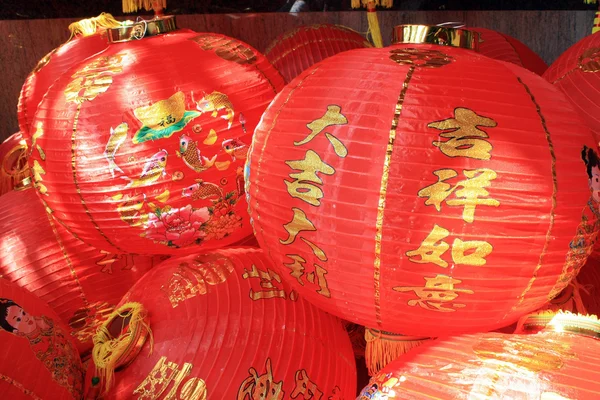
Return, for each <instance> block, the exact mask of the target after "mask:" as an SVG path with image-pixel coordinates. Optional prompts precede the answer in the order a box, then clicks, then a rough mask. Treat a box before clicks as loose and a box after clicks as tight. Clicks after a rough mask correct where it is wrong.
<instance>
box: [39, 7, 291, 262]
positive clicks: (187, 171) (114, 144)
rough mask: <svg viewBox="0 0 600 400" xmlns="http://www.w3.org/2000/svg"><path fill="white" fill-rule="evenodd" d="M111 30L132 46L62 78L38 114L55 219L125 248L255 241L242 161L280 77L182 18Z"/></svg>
mask: <svg viewBox="0 0 600 400" xmlns="http://www.w3.org/2000/svg"><path fill="white" fill-rule="evenodd" d="M108 32H109V35H110V37H111V38H112V40H113V41H121V40H125V42H124V43H113V44H111V45H110V46H109V47H108V49H106V51H104V52H102V54H101V55H98V56H95V57H92V58H89V59H87V60H85V61H84V62H82V63H80V64H78V65H77V66H75V67H73V69H71V70H70V71H69V72H67V73H66V74H64V75H63V76H62V77H61V78H59V79H58V80H57V81H56V82H55V84H54V85H53V86H52V88H51V89H50V90H49V91H48V93H47V95H46V96H45V97H44V101H43V102H42V103H41V104H40V107H39V108H38V112H37V114H36V119H35V124H36V126H35V127H34V128H32V129H35V133H34V134H33V137H32V140H33V141H34V142H35V146H34V148H35V149H36V150H34V152H33V154H32V156H31V157H30V160H29V162H30V165H31V166H32V168H33V171H34V174H33V175H34V180H35V182H36V187H37V188H38V191H39V194H40V197H41V198H42V199H43V200H44V201H45V203H46V204H47V206H48V207H49V208H50V209H52V210H53V212H54V214H53V216H54V218H56V219H57V220H58V221H59V222H60V223H62V224H64V225H65V226H66V227H68V229H69V230H70V231H71V232H73V233H74V234H76V235H77V236H78V237H80V238H81V240H83V241H84V242H86V243H88V244H90V245H92V246H94V247H97V248H99V249H103V250H106V251H110V252H116V253H125V252H129V253H139V254H144V253H146V254H165V253H174V252H177V251H178V250H179V249H181V250H184V251H188V252H189V251H195V250H197V249H199V248H202V249H206V248H213V247H222V246H225V245H228V244H231V243H235V242H237V241H239V240H241V239H243V238H245V237H247V236H248V235H249V234H251V228H250V225H249V224H248V216H247V212H246V205H245V201H244V199H243V195H242V194H243V192H244V184H243V164H244V161H245V159H246V153H247V150H248V145H249V144H250V141H251V138H252V132H253V130H254V127H255V126H256V124H257V123H258V121H259V119H260V117H261V115H262V112H263V111H264V110H265V108H266V106H267V105H268V103H269V102H270V101H271V100H272V99H273V97H274V96H275V93H276V92H277V90H279V89H280V88H281V87H282V86H283V82H282V80H281V77H280V76H279V74H278V73H277V72H276V71H275V70H274V68H273V67H272V66H271V65H270V64H269V62H268V61H267V60H266V59H265V58H264V57H263V56H262V55H260V54H259V53H258V52H256V51H255V50H254V49H252V48H250V47H248V46H247V45H245V44H244V43H242V42H239V41H236V40H234V39H231V38H228V37H226V36H223V35H218V34H211V33H204V34H198V33H195V32H192V31H188V30H179V31H177V30H175V22H174V17H161V18H157V19H153V20H151V21H142V22H139V23H136V24H134V25H130V26H128V27H126V28H120V29H109V30H108ZM144 32H146V33H145V35H146V36H147V37H144V38H143V39H142V40H138V39H136V38H140V37H142V36H143V34H144ZM157 32H158V33H157ZM162 32H166V33H164V34H163V33H162ZM154 33H157V34H156V35H154V36H153V34H154ZM123 36H125V39H124V38H123Z"/></svg>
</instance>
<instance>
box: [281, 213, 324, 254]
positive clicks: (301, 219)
mask: <svg viewBox="0 0 600 400" xmlns="http://www.w3.org/2000/svg"><path fill="white" fill-rule="evenodd" d="M292 211H293V212H294V217H293V218H292V220H291V221H290V222H288V223H287V224H285V225H284V226H283V227H284V228H285V230H286V231H287V233H288V235H289V236H288V238H287V239H285V240H282V239H279V243H281V244H284V245H286V246H287V245H289V244H292V243H294V241H295V240H296V236H298V233H300V232H302V231H316V230H317V228H315V226H314V225H313V223H312V222H310V220H309V219H308V218H307V217H306V214H305V213H304V211H302V210H301V209H299V208H292Z"/></svg>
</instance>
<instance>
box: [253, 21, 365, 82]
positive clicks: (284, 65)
mask: <svg viewBox="0 0 600 400" xmlns="http://www.w3.org/2000/svg"><path fill="white" fill-rule="evenodd" d="M365 47H372V46H371V43H369V41H368V40H366V39H365V37H364V36H363V35H361V34H359V33H358V32H356V31H354V30H352V29H350V28H347V27H345V26H342V25H331V24H314V25H308V26H301V27H298V28H295V29H292V30H291V31H289V32H286V33H284V34H283V35H281V36H279V37H277V38H276V39H275V40H274V41H273V42H272V43H271V44H270V45H269V46H268V47H267V50H265V55H266V56H267V58H268V59H269V61H270V62H271V63H272V64H273V65H274V66H275V68H277V70H278V71H279V72H281V74H282V75H283V77H284V79H285V81H286V82H290V81H291V80H292V79H294V78H295V77H296V76H298V75H299V74H300V73H301V72H302V71H304V70H305V69H307V68H309V67H310V66H312V65H313V64H316V63H318V62H319V61H321V60H324V59H326V58H327V57H331V56H333V55H336V54H338V53H341V52H343V51H347V50H352V49H359V48H365Z"/></svg>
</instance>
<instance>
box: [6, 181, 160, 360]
mask: <svg viewBox="0 0 600 400" xmlns="http://www.w3.org/2000/svg"><path fill="white" fill-rule="evenodd" d="M163 259H164V258H161V257H158V256H155V257H142V256H137V255H132V254H128V255H117V254H112V253H108V252H106V251H102V250H97V249H95V248H93V247H91V246H88V245H87V244H85V243H83V242H81V241H80V240H78V239H76V238H74V237H73V236H72V235H71V234H70V233H69V232H67V230H66V229H65V228H64V227H63V226H62V225H60V224H59V223H56V222H55V221H54V220H53V219H52V217H51V216H50V215H48V214H47V213H46V210H44V206H43V205H42V203H41V202H40V201H39V199H38V198H37V195H36V194H35V192H34V190H25V191H22V192H11V193H8V194H6V195H4V196H2V201H0V274H1V275H2V277H3V278H5V279H7V280H10V281H12V282H14V283H15V284H17V285H18V286H20V287H23V288H25V289H27V290H29V291H30V292H32V293H33V294H35V295H36V296H38V297H39V298H40V299H42V300H43V301H44V302H46V303H48V305H50V307H52V308H53V309H54V311H55V312H56V313H57V314H58V315H59V316H60V318H61V319H62V321H63V322H64V323H66V324H67V325H68V327H69V330H68V331H67V333H68V334H70V335H71V336H72V337H73V338H74V339H75V342H76V344H77V348H78V349H79V351H80V352H81V353H82V355H83V356H84V357H85V356H87V355H88V354H87V352H88V351H89V350H90V349H91V347H92V336H93V335H94V333H95V332H96V329H97V328H98V326H100V324H102V322H103V321H104V320H105V319H106V318H107V316H108V315H109V314H110V313H111V312H112V311H113V309H114V307H115V305H116V304H117V303H118V302H119V300H121V298H122V297H123V295H124V294H125V293H126V292H127V290H129V289H130V288H131V286H133V284H134V283H135V282H136V281H137V279H139V278H140V277H141V276H142V275H143V274H144V273H145V272H147V271H148V270H150V268H152V266H154V265H155V264H158V263H159V262H160V261H162V260H163Z"/></svg>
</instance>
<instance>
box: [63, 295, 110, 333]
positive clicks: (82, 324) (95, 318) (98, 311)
mask: <svg viewBox="0 0 600 400" xmlns="http://www.w3.org/2000/svg"><path fill="white" fill-rule="evenodd" d="M114 309H115V306H114V305H110V304H108V303H106V302H96V303H93V304H90V305H89V306H88V307H85V308H80V309H79V310H77V311H75V312H74V313H73V316H72V317H71V318H69V327H70V328H71V329H72V331H71V336H73V337H74V338H75V339H77V340H78V341H79V342H80V343H86V342H88V341H91V340H92V338H93V337H94V335H95V334H96V331H97V330H98V327H99V326H101V325H102V324H103V323H104V321H106V319H107V318H108V316H109V315H110V314H111V313H112V312H113V311H114Z"/></svg>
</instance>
